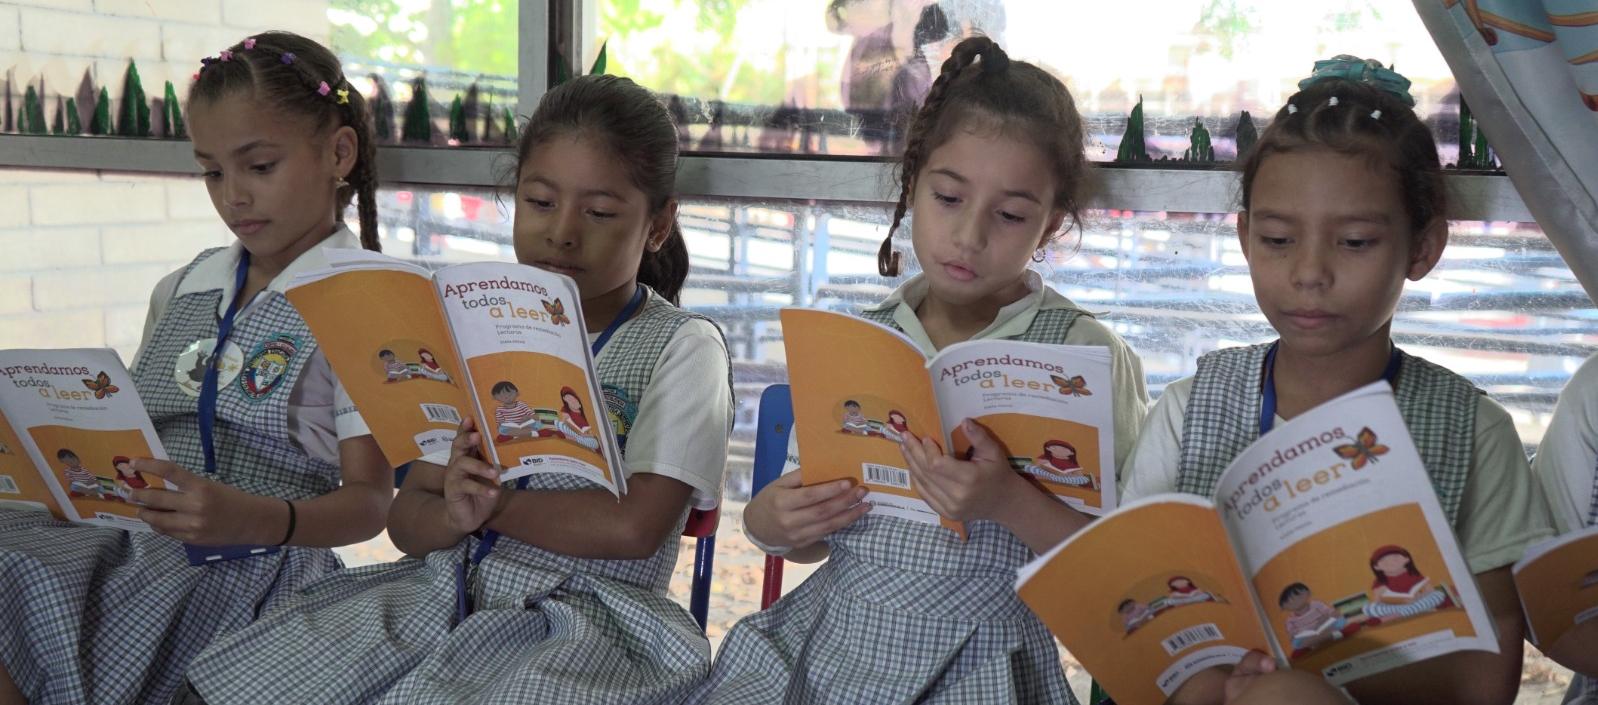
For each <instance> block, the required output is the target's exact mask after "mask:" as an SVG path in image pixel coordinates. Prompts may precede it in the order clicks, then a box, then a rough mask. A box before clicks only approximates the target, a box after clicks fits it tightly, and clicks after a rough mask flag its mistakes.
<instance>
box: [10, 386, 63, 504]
mask: <svg viewBox="0 0 1598 705" xmlns="http://www.w3.org/2000/svg"><path fill="white" fill-rule="evenodd" d="M0 384H4V382H0ZM49 472H50V471H49V469H48V468H46V469H42V470H41V469H40V468H38V467H35V466H34V464H33V459H32V458H30V457H29V456H28V451H27V450H25V449H24V447H23V445H22V439H21V438H20V437H18V436H17V432H16V431H15V430H13V429H12V427H11V424H10V423H9V422H8V421H7V420H6V415H5V411H4V409H0V508H5V509H28V510H32V511H39V512H49V513H50V514H51V515H53V516H54V517H55V518H57V519H66V518H67V515H66V514H64V513H62V511H61V503H60V502H59V501H58V500H56V498H55V494H54V493H53V492H51V491H50V485H51V484H53V483H47V482H46V481H45V475H47V474H48V473H49Z"/></svg>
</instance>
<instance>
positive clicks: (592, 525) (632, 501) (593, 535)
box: [484, 473, 693, 560]
mask: <svg viewBox="0 0 1598 705" xmlns="http://www.w3.org/2000/svg"><path fill="white" fill-rule="evenodd" d="M692 495H693V488H692V487H690V486H688V484H687V483H684V482H682V481H681V480H677V479H673V478H670V477H665V476H663V475H656V474H653V473H638V474H635V475H633V476H632V477H629V478H628V479H627V494H625V495H622V497H621V499H619V500H618V499H616V496H615V495H613V494H611V493H610V490H606V489H602V488H598V487H595V488H592V489H582V490H540V491H537V492H503V493H501V494H500V502H499V508H498V509H496V510H495V511H494V514H493V516H491V517H489V519H488V523H486V524H484V526H485V527H487V528H490V529H493V530H495V531H498V532H500V533H502V534H504V535H506V536H509V537H511V538H513V539H516V540H517V541H521V542H522V543H526V544H531V545H533V546H537V547H539V548H542V549H545V550H549V551H553V552H555V553H560V554H563V555H567V556H574V557H577V558H601V559H611V560H622V559H640V558H648V557H650V556H652V555H654V554H655V552H656V551H658V550H660V547H661V545H662V544H664V543H665V542H666V539H668V538H669V537H670V536H671V533H672V530H673V529H675V528H676V526H677V519H678V518H680V517H681V516H682V514H683V512H684V511H685V510H686V509H687V507H688V500H689V498H690V497H691V496H692Z"/></svg>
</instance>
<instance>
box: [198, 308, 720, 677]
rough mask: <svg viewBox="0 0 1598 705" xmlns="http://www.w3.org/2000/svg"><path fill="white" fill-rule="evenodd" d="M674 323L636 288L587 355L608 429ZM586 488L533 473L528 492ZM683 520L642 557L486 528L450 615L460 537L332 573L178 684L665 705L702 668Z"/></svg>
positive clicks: (216, 649) (633, 397)
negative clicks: (676, 596)
mask: <svg viewBox="0 0 1598 705" xmlns="http://www.w3.org/2000/svg"><path fill="white" fill-rule="evenodd" d="M689 318H697V316H694V315H693V314H689V313H687V312H684V311H682V310H680V309H678V308H676V307H674V306H672V305H670V304H669V303H666V302H665V301H664V300H662V299H660V298H659V297H658V296H654V295H651V296H650V298H649V301H648V303H646V304H645V306H644V308H643V310H642V312H641V313H639V315H638V316H637V317H635V318H634V319H633V320H632V322H631V323H630V324H629V325H628V326H627V327H626V328H623V329H621V330H620V331H619V332H618V333H617V334H616V336H615V338H614V339H613V340H612V341H611V342H610V344H609V345H607V346H606V347H605V349H604V350H603V352H602V353H601V355H600V356H599V359H598V360H597V365H598V369H599V378H600V380H601V382H602V383H603V386H604V387H605V396H606V405H607V407H608V410H609V411H610V412H611V413H610V414H609V416H610V419H611V422H612V425H613V426H620V427H619V428H617V430H618V431H619V432H625V431H626V430H627V429H628V428H630V427H631V425H632V421H633V419H634V417H635V416H636V413H637V412H636V410H637V408H638V406H637V405H638V404H639V403H640V402H641V401H642V399H643V395H645V394H647V393H648V387H649V382H650V378H651V377H652V376H653V374H654V369H655V364H656V361H657V360H658V358H659V356H660V354H661V351H662V350H663V349H664V348H665V346H666V344H667V343H668V342H669V341H670V340H671V338H672V336H673V335H674V334H675V333H676V331H677V329H678V327H680V326H681V325H682V324H683V323H685V322H687V321H688V319H689ZM697 391H699V392H700V393H703V394H706V395H710V394H730V393H731V387H730V382H729V386H728V387H727V388H725V389H717V388H706V389H703V390H697ZM681 403H683V404H693V403H695V400H694V399H693V398H684V399H682V400H681ZM623 452H625V449H623ZM593 486H594V485H592V484H590V483H589V482H587V481H586V480H582V479H579V478H576V477H574V476H570V475H534V476H532V478H531V481H530V484H529V490H533V491H538V490H572V489H584V488H588V487H593ZM686 518H687V511H686V507H685V508H684V513H683V516H682V517H681V518H679V520H678V523H677V527H676V529H675V530H674V531H673V532H672V536H671V537H670V538H668V539H667V540H666V541H665V543H664V544H662V545H661V547H660V549H659V550H658V551H656V552H655V554H654V556H653V557H651V558H647V559H643V560H592V559H579V558H572V557H570V556H565V555H561V554H557V553H552V552H549V551H546V550H543V549H540V548H537V547H534V546H531V545H528V544H524V543H521V542H519V541H516V540H514V539H512V538H510V537H508V536H501V537H500V539H499V541H498V543H497V544H495V547H494V550H493V552H492V553H490V554H489V555H488V557H487V558H485V559H484V560H483V561H482V563H481V564H479V566H478V569H477V570H476V572H475V576H474V580H473V581H472V584H471V585H470V587H469V588H468V599H469V600H470V602H471V606H472V611H471V614H470V615H469V616H468V617H467V618H466V619H465V620H464V621H460V622H457V619H456V601H457V597H458V595H459V593H458V591H457V587H456V586H457V584H456V575H457V570H458V568H459V567H460V566H461V565H462V564H463V562H464V561H467V560H468V557H469V556H471V555H472V554H473V552H474V551H475V550H476V548H477V545H478V539H476V538H474V537H469V538H467V539H466V540H464V541H462V542H461V543H460V544H459V545H457V546H455V547H454V548H451V549H445V550H439V551H434V552H432V553H430V554H428V555H427V556H426V557H425V558H423V559H420V560H418V559H410V558H407V559H404V560H401V561H399V562H398V563H393V564H388V565H375V566H366V567H363V568H356V569H351V570H346V571H342V572H340V573H338V574H335V575H333V576H330V577H329V578H327V579H325V580H322V581H320V582H318V583H317V584H315V585H313V586H311V587H310V588H308V589H306V590H304V591H302V592H301V593H300V594H299V595H297V596H296V599H295V600H294V602H293V603H292V604H291V605H288V606H287V607H285V608H284V609H282V610H279V611H277V612H275V613H273V614H270V615H267V616H266V617H263V618H262V619H261V620H260V621H259V622H257V623H256V624H255V625H253V626H251V627H249V628H248V629H245V630H242V631H240V632H238V633H236V634H234V635H232V636H230V637H228V638H226V639H221V640H219V641H218V642H217V643H216V644H215V645H213V646H212V647H211V648H210V649H208V650H207V651H206V652H205V653H204V654H202V655H201V657H200V658H199V659H197V660H196V662H195V664H194V666H193V667H192V668H191V669H190V678H191V680H192V681H193V683H194V686H195V689H196V690H197V691H199V692H200V694H201V695H202V696H204V697H205V698H206V700H207V702H210V703H212V704H213V705H221V704H223V703H265V702H282V703H290V702H292V703H301V702H304V703H311V702H314V703H320V704H333V703H368V702H385V703H398V702H404V703H419V702H425V703H451V704H453V703H463V702H524V703H565V702H591V703H657V702H676V701H678V700H680V699H681V698H682V697H683V696H684V695H685V694H686V693H687V692H688V690H689V689H691V688H692V687H694V686H695V685H697V684H698V683H699V682H700V681H701V680H702V679H703V678H704V677H705V674H706V672H707V671H708V670H709V665H710V664H709V661H710V645H709V643H708V642H707V641H706V640H705V637H704V636H703V635H702V634H701V633H700V631H699V627H698V625H697V624H695V623H694V621H693V618H692V617H691V616H690V615H689V614H688V612H687V611H686V610H684V609H683V608H682V606H680V605H678V604H677V603H675V602H673V601H672V600H671V599H670V598H668V597H667V595H666V591H667V584H668V582H669V580H670V577H671V573H672V570H673V568H674V567H675V564H676V560H677V549H678V545H679V543H680V536H679V535H680V534H681V532H682V527H683V522H684V521H685V520H686Z"/></svg>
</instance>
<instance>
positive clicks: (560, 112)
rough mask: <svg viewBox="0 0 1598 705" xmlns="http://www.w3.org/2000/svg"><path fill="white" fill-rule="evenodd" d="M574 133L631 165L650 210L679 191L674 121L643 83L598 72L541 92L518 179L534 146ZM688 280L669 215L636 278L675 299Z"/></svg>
mask: <svg viewBox="0 0 1598 705" xmlns="http://www.w3.org/2000/svg"><path fill="white" fill-rule="evenodd" d="M573 132H575V133H579V134H581V135H582V136H584V137H587V138H590V139H592V140H595V141H596V142H597V143H598V144H600V145H603V146H604V147H605V148H606V149H608V150H609V151H610V153H611V154H612V155H613V156H615V157H616V161H617V163H620V164H623V165H625V166H626V167H627V168H628V170H629V172H630V173H629V174H628V176H629V177H630V178H631V180H632V183H633V185H634V186H637V187H638V190H640V191H643V192H644V196H645V197H647V198H648V199H649V212H650V214H651V215H653V214H655V213H659V212H660V209H662V208H665V207H666V205H667V204H668V203H670V202H671V201H672V199H673V198H675V197H676V193H677V126H676V125H675V124H673V123H672V121H671V114H670V113H668V112H667V111H666V106H665V105H663V104H662V103H661V102H660V99H659V98H656V97H655V94H653V93H650V92H649V90H648V89H646V88H644V87H643V86H640V85H638V84H636V83H633V82H632V80H631V79H627V78H622V77H621V76H606V75H598V76H581V77H578V78H574V79H572V80H570V81H567V82H565V83H562V84H560V85H559V86H556V87H555V88H554V89H552V90H550V91H549V92H548V93H545V94H544V97H543V98H542V99H541V100H539V101H538V109H537V110H534V111H533V116H532V117H531V118H529V119H528V121H527V127H526V128H524V129H523V130H522V139H521V142H520V144H518V145H517V147H516V180H517V181H520V180H521V170H522V163H523V162H525V161H527V155H528V154H530V153H532V151H533V148H534V147H537V146H539V145H542V144H544V143H545V142H548V141H550V140H552V139H554V138H555V137H557V136H560V135H564V134H568V133H573ZM687 279H688V243H687V242H685V241H684V240H683V237H682V228H681V227H680V226H679V225H678V224H677V223H676V222H675V221H673V222H672V224H671V235H670V236H668V237H667V238H666V242H665V244H664V245H662V246H661V248H660V250H659V251H656V252H650V251H649V250H648V249H647V248H646V249H645V250H644V258H643V260H642V261H641V262H639V264H638V281H639V282H640V283H642V284H645V285H648V286H649V288H651V289H654V290H655V292H656V293H658V294H660V295H661V296H663V297H665V299H666V300H667V301H670V302H672V303H674V304H675V303H678V299H679V296H680V295H681V293H682V286H683V282H684V281H685V280H687Z"/></svg>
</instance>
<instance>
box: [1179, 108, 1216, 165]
mask: <svg viewBox="0 0 1598 705" xmlns="http://www.w3.org/2000/svg"><path fill="white" fill-rule="evenodd" d="M1182 158H1183V159H1186V160H1187V161H1190V162H1213V161H1215V147H1213V146H1211V145H1210V131H1209V130H1206V129H1204V122H1203V121H1202V120H1199V119H1198V118H1193V131H1192V132H1191V133H1189V135H1188V147H1187V151H1186V152H1184V153H1183V154H1182Z"/></svg>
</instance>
